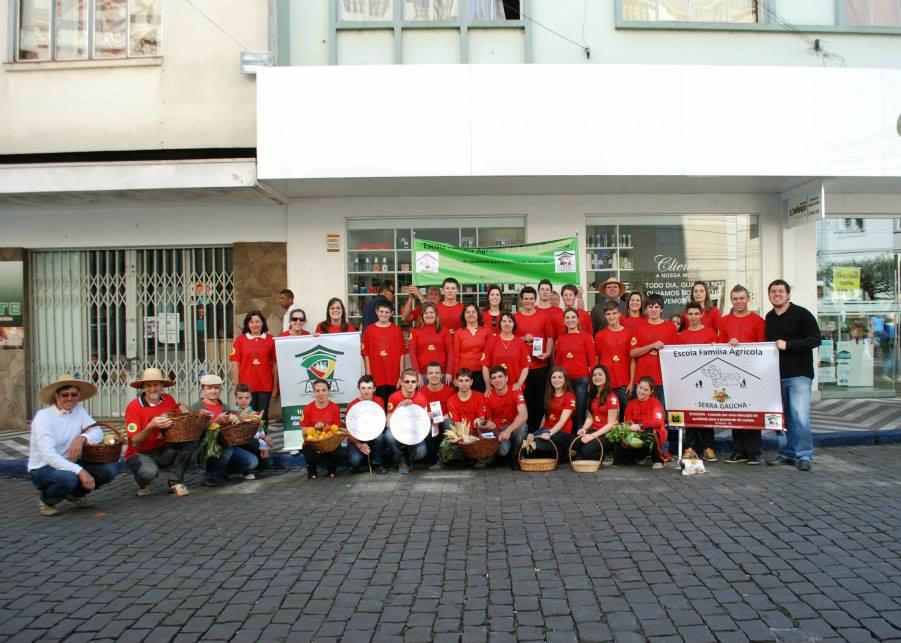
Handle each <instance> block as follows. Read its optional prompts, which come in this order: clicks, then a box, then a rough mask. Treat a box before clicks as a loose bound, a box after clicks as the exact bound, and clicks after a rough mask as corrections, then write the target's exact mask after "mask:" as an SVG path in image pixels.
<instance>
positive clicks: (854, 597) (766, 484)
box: [0, 445, 901, 643]
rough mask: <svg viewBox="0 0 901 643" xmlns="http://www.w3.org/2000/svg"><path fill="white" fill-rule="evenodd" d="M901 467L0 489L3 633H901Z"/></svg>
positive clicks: (1, 485)
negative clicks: (89, 496) (56, 512)
mask: <svg viewBox="0 0 901 643" xmlns="http://www.w3.org/2000/svg"><path fill="white" fill-rule="evenodd" d="M899 460H901V446H899V445H887V446H886V445H883V446H878V447H835V448H831V449H823V450H821V451H819V452H818V453H817V459H816V463H815V465H814V470H813V472H811V473H809V474H803V473H800V472H798V471H797V470H795V469H794V468H792V467H786V466H779V467H767V466H760V467H749V466H745V465H726V464H715V465H711V466H710V467H709V472H708V473H706V474H704V475H702V476H697V477H693V478H683V477H682V476H680V475H679V473H678V471H676V470H674V469H666V470H663V471H651V470H650V469H649V468H632V467H614V468H609V467H608V468H604V469H602V470H601V471H600V472H598V473H597V474H575V473H573V472H572V471H570V470H569V467H568V466H563V467H561V468H560V469H559V470H558V471H556V472H552V473H547V474H543V473H542V474H525V473H513V472H510V471H508V470H505V469H491V470H488V471H485V472H476V471H472V470H468V471H462V470H451V471H443V472H439V473H429V472H426V471H419V470H417V471H416V472H415V473H414V474H413V475H411V476H403V477H402V476H399V475H397V474H391V475H388V476H377V477H373V478H371V477H369V476H368V475H360V476H352V475H349V474H340V475H339V476H338V478H337V479H335V480H328V479H320V480H318V481H308V480H306V478H305V477H303V476H302V475H301V473H300V472H298V471H289V472H288V473H285V474H282V475H278V476H273V477H270V478H267V479H264V480H259V481H255V482H242V483H237V484H234V485H230V486H227V487H223V488H219V489H206V488H203V487H200V486H199V485H198V484H197V483H198V482H199V480H198V479H197V477H196V475H192V477H191V479H190V480H189V485H190V486H191V488H192V493H191V495H190V496H188V497H185V498H176V497H173V496H167V495H166V494H165V493H163V491H162V486H161V485H160V484H159V483H157V484H156V485H155V487H154V490H155V492H156V493H155V494H154V495H152V496H150V497H146V498H137V497H135V496H134V495H133V494H132V490H133V486H132V483H131V481H130V480H129V479H128V477H127V476H125V475H122V476H120V477H119V478H118V479H117V481H116V482H115V483H113V484H112V485H110V486H109V487H106V488H104V489H102V490H101V491H100V492H98V493H97V494H96V497H95V501H96V502H97V503H98V506H97V508H96V509H94V510H77V509H75V508H73V507H71V506H66V507H65V508H64V511H63V513H62V515H60V516H57V517H55V518H45V517H42V516H40V515H39V514H38V511H37V497H36V496H35V494H34V492H33V490H32V488H31V485H30V484H29V483H28V481H26V480H23V479H10V478H7V479H0V494H2V498H3V501H4V502H3V520H2V522H3V529H2V530H0V569H2V570H3V571H2V574H0V641H5V640H8V641H17V642H18V641H31V640H41V641H52V640H67V641H102V640H120V641H139V640H146V641H151V642H154V643H156V642H162V641H198V640H203V641H215V640H232V641H258V640H260V641H269V640H272V641H307V640H317V641H331V640H344V641H352V642H356V641H368V640H373V641H379V642H382V641H461V640H462V641H489V640H490V641H513V640H547V641H576V640H579V641H606V640H616V641H645V640H651V641H686V642H690V643H698V642H703V641H730V642H731V641H747V640H751V641H820V640H822V641H839V640H845V641H870V640H901V555H899V554H901V541H899V538H898V534H899V533H901V470H899V467H898V462H899ZM64 504H66V503H64Z"/></svg>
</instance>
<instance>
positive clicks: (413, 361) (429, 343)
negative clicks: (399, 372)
mask: <svg viewBox="0 0 901 643" xmlns="http://www.w3.org/2000/svg"><path fill="white" fill-rule="evenodd" d="M453 352H454V351H453V344H452V340H451V336H450V333H448V332H447V331H446V330H444V329H443V328H442V329H441V330H440V331H436V330H435V324H428V325H426V326H420V327H418V328H414V329H413V330H412V331H411V332H410V346H409V353H410V367H411V368H414V369H416V371H418V372H419V373H425V371H426V368H427V367H428V365H429V362H438V363H439V364H441V372H442V373H449V372H450V370H449V367H453V364H449V363H448V360H449V359H451V357H452V354H453Z"/></svg>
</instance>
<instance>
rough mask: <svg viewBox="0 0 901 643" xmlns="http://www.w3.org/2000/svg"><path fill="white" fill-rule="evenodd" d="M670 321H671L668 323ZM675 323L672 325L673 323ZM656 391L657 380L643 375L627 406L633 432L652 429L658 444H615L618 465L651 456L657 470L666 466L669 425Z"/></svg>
mask: <svg viewBox="0 0 901 643" xmlns="http://www.w3.org/2000/svg"><path fill="white" fill-rule="evenodd" d="M666 323H667V324H669V322H666ZM670 326H672V324H670ZM653 393H654V380H652V379H651V378H650V377H642V378H641V379H640V380H638V386H636V387H635V399H634V400H632V401H631V402H629V405H628V406H627V407H626V422H627V423H628V424H630V425H631V428H632V430H633V431H641V432H645V433H647V432H650V435H651V437H653V440H654V446H652V447H650V448H649V447H641V448H639V449H631V448H626V447H623V446H622V445H621V444H618V445H614V456H613V463H614V464H635V463H636V462H640V461H642V460H644V459H645V458H646V457H647V456H648V455H650V456H651V460H652V462H653V463H654V464H653V468H654V469H662V468H663V460H664V456H663V450H662V449H663V447H662V445H663V443H664V442H665V441H666V425H665V421H664V419H663V405H662V404H660V400H658V399H656V398H655V397H652V394H653Z"/></svg>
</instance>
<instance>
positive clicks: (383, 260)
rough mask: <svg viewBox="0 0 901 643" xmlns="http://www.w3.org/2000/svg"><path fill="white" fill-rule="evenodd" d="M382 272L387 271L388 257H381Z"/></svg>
mask: <svg viewBox="0 0 901 643" xmlns="http://www.w3.org/2000/svg"><path fill="white" fill-rule="evenodd" d="M382 272H388V257H382Z"/></svg>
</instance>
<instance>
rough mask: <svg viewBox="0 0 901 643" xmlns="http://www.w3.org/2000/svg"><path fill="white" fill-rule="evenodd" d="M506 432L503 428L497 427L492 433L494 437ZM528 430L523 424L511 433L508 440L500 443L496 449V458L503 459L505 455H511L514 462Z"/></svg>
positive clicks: (526, 425) (505, 428)
mask: <svg viewBox="0 0 901 643" xmlns="http://www.w3.org/2000/svg"><path fill="white" fill-rule="evenodd" d="M506 430H507V427H505V426H499V427H497V429H496V430H495V431H494V434H495V435H500V434H501V433H503V432H504V431H506ZM528 430H529V425H528V424H523V425H522V426H521V427H519V428H518V429H516V430H515V431H513V433H511V434H510V439H509V440H504V441H503V442H501V443H500V445H499V446H498V448H497V457H499V458H505V457H507V455H509V454H512V458H513V460H514V461H516V460H518V459H519V449H520V448H521V447H522V441H523V440H525V439H526V433H527V432H528Z"/></svg>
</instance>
